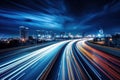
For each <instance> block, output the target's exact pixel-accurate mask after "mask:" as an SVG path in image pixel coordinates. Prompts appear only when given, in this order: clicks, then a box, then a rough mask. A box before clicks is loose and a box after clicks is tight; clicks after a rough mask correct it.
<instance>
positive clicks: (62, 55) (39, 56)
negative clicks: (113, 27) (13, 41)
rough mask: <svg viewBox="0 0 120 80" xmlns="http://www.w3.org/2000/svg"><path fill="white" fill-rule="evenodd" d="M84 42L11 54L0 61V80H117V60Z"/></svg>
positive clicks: (119, 65)
mask: <svg viewBox="0 0 120 80" xmlns="http://www.w3.org/2000/svg"><path fill="white" fill-rule="evenodd" d="M85 41H86V39H79V40H67V41H61V42H58V43H55V44H51V45H49V46H46V47H43V48H40V49H38V48H36V49H34V50H29V49H28V50H27V51H23V52H22V51H21V50H17V51H15V52H13V51H11V52H9V54H14V55H11V56H9V57H8V58H7V57H6V58H2V57H0V62H1V63H0V80H120V72H119V70H120V58H119V56H114V55H112V54H110V53H106V52H103V51H100V50H98V49H97V48H93V47H91V46H90V45H88V44H86V43H85ZM31 49H32V48H31ZM20 51H21V52H20ZM118 51H119V50H118ZM17 52H19V54H18V53H17ZM119 52H120V51H119ZM23 53H24V54H23ZM5 54H6V56H7V55H9V54H7V53H5ZM20 54H22V55H20ZM18 55H19V56H18Z"/></svg>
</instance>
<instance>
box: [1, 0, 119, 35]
mask: <svg viewBox="0 0 120 80" xmlns="http://www.w3.org/2000/svg"><path fill="white" fill-rule="evenodd" d="M19 26H26V27H29V30H30V31H31V34H32V32H34V31H35V30H37V29H41V30H53V31H57V32H58V31H59V32H63V31H66V32H72V33H75V32H80V33H82V32H86V33H97V32H98V30H99V29H100V28H102V29H103V30H104V32H105V33H107V34H108V33H115V32H120V0H1V1H0V36H5V35H18V33H19Z"/></svg>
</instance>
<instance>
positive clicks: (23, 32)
mask: <svg viewBox="0 0 120 80" xmlns="http://www.w3.org/2000/svg"><path fill="white" fill-rule="evenodd" d="M28 29H29V28H27V27H24V26H20V38H21V40H22V41H26V40H28Z"/></svg>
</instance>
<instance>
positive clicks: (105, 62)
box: [77, 42, 120, 80]
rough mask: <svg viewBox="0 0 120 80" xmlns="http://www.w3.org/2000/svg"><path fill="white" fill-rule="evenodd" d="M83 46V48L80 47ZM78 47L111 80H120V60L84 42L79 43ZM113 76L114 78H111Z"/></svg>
mask: <svg viewBox="0 0 120 80" xmlns="http://www.w3.org/2000/svg"><path fill="white" fill-rule="evenodd" d="M80 45H81V46H80ZM77 46H78V48H79V50H80V51H81V52H82V53H83V55H84V56H85V57H86V58H87V59H88V60H89V61H90V62H91V63H93V65H95V66H96V67H97V68H99V69H100V70H101V71H102V72H103V73H104V74H105V75H106V76H107V77H109V78H110V79H116V80H118V79H120V72H119V71H118V70H120V68H119V66H120V59H119V58H117V57H114V56H112V55H109V54H107V53H104V52H101V51H99V50H96V49H94V48H92V47H90V46H88V45H86V44H85V43H84V42H78V43H77ZM111 75H112V76H111Z"/></svg>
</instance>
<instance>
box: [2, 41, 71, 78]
mask: <svg viewBox="0 0 120 80" xmlns="http://www.w3.org/2000/svg"><path fill="white" fill-rule="evenodd" d="M67 42H69V41H63V42H60V43H56V44H53V45H50V46H47V47H45V48H42V49H39V50H36V51H34V52H31V53H29V54H27V55H24V56H22V57H20V58H17V59H15V60H12V61H10V62H7V63H4V64H1V65H0V79H1V80H5V79H16V78H17V77H19V76H21V75H22V76H24V75H25V74H26V70H29V71H30V70H31V68H32V66H33V68H35V67H36V66H34V65H35V64H41V65H39V66H41V69H42V70H41V71H40V72H41V73H42V72H43V71H44V69H46V68H47V65H48V64H50V63H51V62H52V60H53V59H54V58H55V55H56V54H57V52H58V51H59V50H60V49H61V48H62V47H63V46H64V45H65V44H66V43H67ZM31 72H32V71H31ZM39 74H40V73H39ZM26 75H29V74H28V72H27V74H26ZM22 76H21V77H22ZM29 76H31V75H29ZM23 79H29V78H27V77H25V76H24V77H23Z"/></svg>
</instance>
